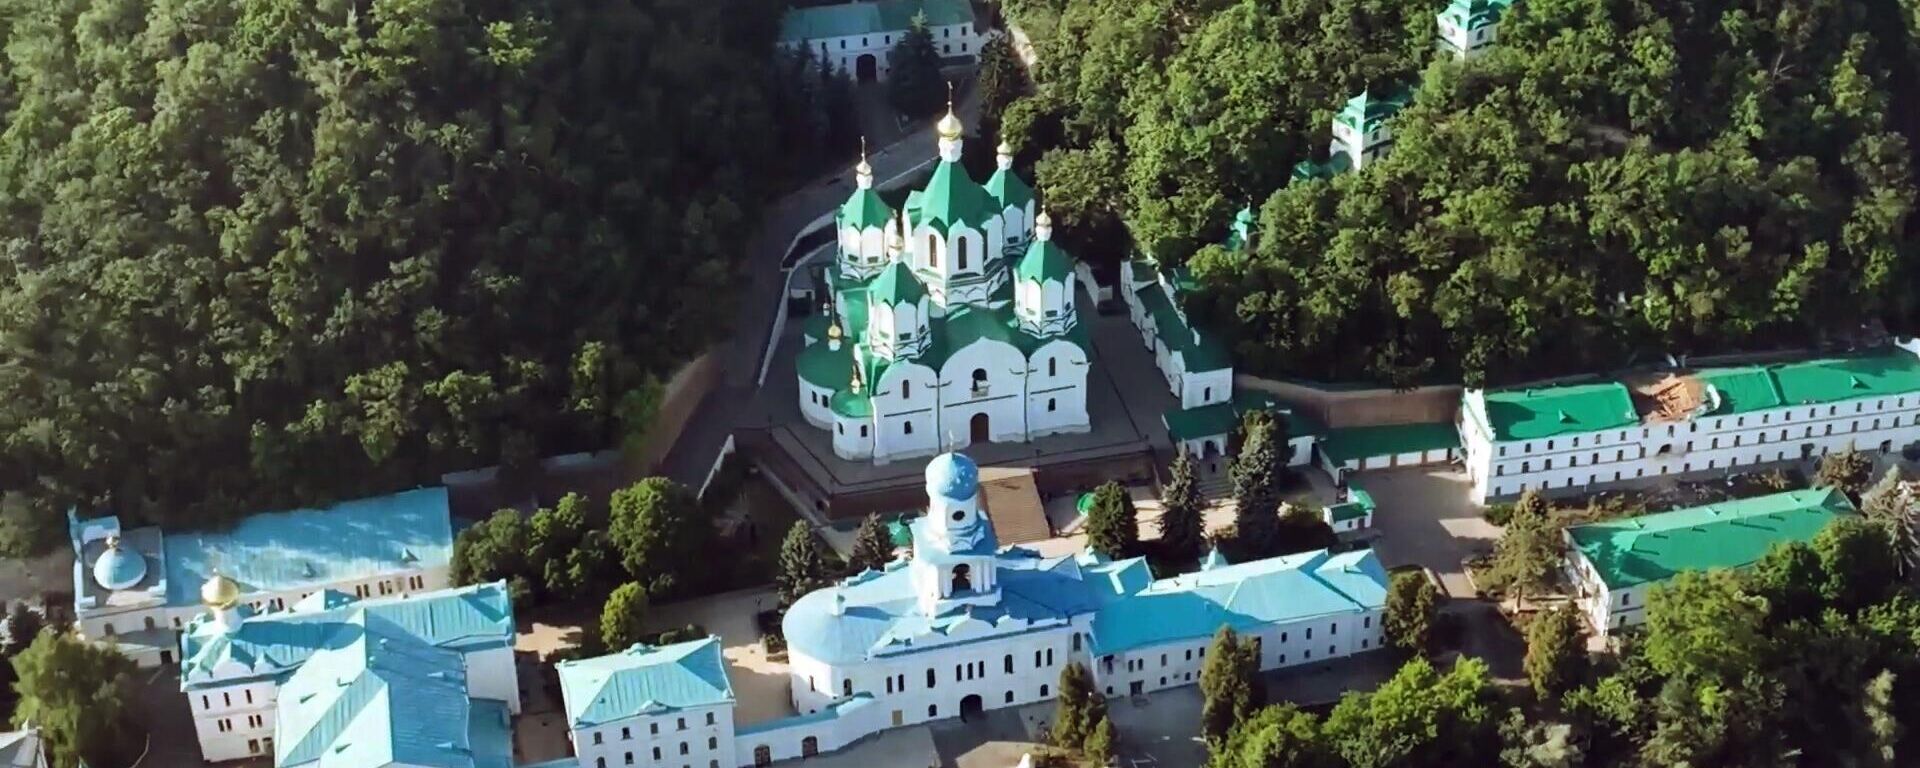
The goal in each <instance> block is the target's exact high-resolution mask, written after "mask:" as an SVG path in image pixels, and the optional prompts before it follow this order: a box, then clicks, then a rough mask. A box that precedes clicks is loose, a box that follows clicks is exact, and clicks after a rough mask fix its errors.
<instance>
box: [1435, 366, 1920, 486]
mask: <svg viewBox="0 0 1920 768" xmlns="http://www.w3.org/2000/svg"><path fill="white" fill-rule="evenodd" d="M1917 355H1920V342H1914V341H1908V342H1903V343H1901V344H1899V345H1896V346H1895V347H1893V348H1890V349H1887V350H1885V351H1881V352H1875V353H1870V354H1861V355H1852V356H1847V357H1833V358H1821V359H1814V360H1804V361H1799V362H1792V363H1781V364H1774V365H1751V366H1741V367H1731V368H1707V369H1700V370H1672V371H1654V372H1648V373H1643V374H1637V375H1634V376H1630V377H1626V378H1623V379H1619V380H1602V381H1594V382H1586V383H1579V384H1567V385H1558V386H1549V387H1532V388H1522V389H1506V390H1493V391H1488V390H1478V389H1469V390H1467V391H1466V393H1465V395H1464V396H1463V398H1462V403H1461V407H1460V415H1459V423H1458V427H1459V430H1460V442H1461V446H1462V448H1463V449H1464V450H1465V452H1466V466H1467V472H1468V474H1469V476H1470V477H1471V478H1472V480H1473V498H1474V500H1475V501H1477V502H1482V503H1484V502H1485V501H1486V500H1487V499H1496V498H1505V497H1509V496H1514V495H1517V494H1519V493H1520V492H1522V491H1525V490H1527V489H1530V488H1531V489H1539V490H1543V491H1565V492H1572V491H1581V490H1587V489H1592V488H1598V487H1605V486H1608V485H1611V484H1613V483H1624V482H1630V481H1633V480H1636V479H1640V478H1647V477H1659V476H1663V475H1681V474H1687V473H1691V472H1702V471H1709V470H1737V469H1739V468H1741V467H1750V466H1753V465H1755V464H1764V463H1769V462H1783V461H1798V460H1803V459H1813V458H1816V457H1819V456H1824V455H1826V454H1827V453H1829V452H1832V451H1841V450H1849V449H1852V450H1862V451H1873V450H1877V451H1891V450H1896V449H1898V448H1901V447H1904V446H1906V445H1908V444H1911V443H1913V442H1915V441H1920V356H1917Z"/></svg>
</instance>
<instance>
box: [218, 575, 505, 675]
mask: <svg viewBox="0 0 1920 768" xmlns="http://www.w3.org/2000/svg"><path fill="white" fill-rule="evenodd" d="M338 598H339V596H338V593H334V595H333V596H328V595H326V594H324V593H322V594H315V595H310V596H308V598H307V599H306V600H303V601H301V602H299V603H296V604H295V605H294V606H293V607H292V608H290V609H288V610H284V611H270V612H265V613H259V614H253V615H248V616H246V618H245V619H244V620H243V621H242V622H241V623H240V626H239V627H237V628H234V629H232V630H223V629H222V628H220V627H219V626H217V625H216V624H215V623H214V622H213V621H212V617H211V616H207V615H204V614H203V615H201V616H200V617H198V618H195V619H194V620H193V621H192V622H189V623H188V624H187V627H186V630H185V631H184V632H183V633H182V634H181V636H180V649H181V653H180V657H181V659H183V662H182V664H181V667H180V675H181V680H180V687H181V689H182V690H193V689H195V688H196V687H198V686H201V685H206V684H209V683H217V684H219V685H226V684H228V682H229V681H230V680H232V679H235V678H233V677H231V676H230V675H229V676H227V677H223V678H222V679H220V680H218V681H216V680H215V679H214V677H213V675H214V674H215V672H216V670H219V669H220V668H222V667H224V666H225V665H227V664H234V665H238V666H239V667H240V668H242V669H244V670H246V671H247V672H246V674H245V677H247V678H249V679H250V678H255V677H272V676H275V675H280V674H285V673H287V672H290V671H292V670H293V669H295V668H297V667H299V666H300V665H301V664H303V663H305V662H306V661H307V659H308V658H310V657H311V656H313V654H314V653H315V652H317V651H319V650H320V649H322V648H325V647H327V645H328V642H329V640H330V638H333V637H334V636H335V634H336V633H337V631H338V630H339V628H340V627H342V626H345V625H348V624H361V623H364V622H365V621H367V620H369V618H370V619H372V620H375V621H381V622H386V623H387V624H390V625H392V626H396V627H399V628H401V629H404V630H406V631H407V632H410V633H412V634H413V635H414V636H415V637H417V638H418V639H419V640H420V641H421V642H424V643H426V644H428V645H433V646H438V647H442V648H450V649H453V650H457V651H463V652H465V651H470V650H479V649H482V648H492V647H500V646H503V645H510V644H512V642H513V631H514V629H513V604H512V602H511V601H510V600H508V598H507V587H506V583H505V582H494V583H491V584H475V585H472V586H467V587H459V588H456V589H444V590H440V591H438V592H430V593H426V594H415V595H409V596H397V597H385V598H378V599H370V600H357V601H349V602H345V603H341V602H339V599H338ZM363 614H364V616H363ZM220 674H222V675H228V672H224V671H223V672H220Z"/></svg>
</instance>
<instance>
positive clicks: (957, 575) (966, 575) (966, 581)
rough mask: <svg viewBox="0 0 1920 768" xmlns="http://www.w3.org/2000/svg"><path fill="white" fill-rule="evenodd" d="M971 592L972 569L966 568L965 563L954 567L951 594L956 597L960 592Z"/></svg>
mask: <svg viewBox="0 0 1920 768" xmlns="http://www.w3.org/2000/svg"><path fill="white" fill-rule="evenodd" d="M971 591H973V569H972V568H970V567H968V566H967V564H966V563H961V564H959V565H956V566H954V567H953V593H954V594H956V595H957V594H960V593H961V592H971Z"/></svg>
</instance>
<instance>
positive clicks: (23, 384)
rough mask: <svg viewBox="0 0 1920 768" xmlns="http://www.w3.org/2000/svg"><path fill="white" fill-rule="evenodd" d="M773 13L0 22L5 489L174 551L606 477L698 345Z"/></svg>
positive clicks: (729, 225) (664, 7) (398, 8)
mask: <svg viewBox="0 0 1920 768" xmlns="http://www.w3.org/2000/svg"><path fill="white" fill-rule="evenodd" d="M780 7H781V4H780V2H779V0H724V1H721V0H588V2H574V3H563V2H552V1H551V0H404V1H393V2H388V1H382V2H374V3H346V2H335V1H334V0H244V1H243V0H47V1H45V2H20V1H17V0H5V2H0V37H3V38H4V46H5V48H4V50H5V57H6V59H5V65H4V67H0V124H4V133H0V238H4V239H3V240H0V248H3V249H4V253H5V256H4V261H3V262H0V403H5V405H4V406H0V487H4V488H6V489H8V490H9V491H13V492H20V494H21V495H25V496H26V497H28V498H29V499H30V500H31V501H33V502H35V506H36V507H37V508H39V509H41V510H56V511H57V510H61V509H64V508H65V506H66V505H68V504H72V503H80V504H83V505H90V506H96V507H103V508H110V509H113V510H115V511H119V512H121V513H123V514H125V513H131V514H133V515H135V516H137V517H143V518H146V519H155V520H161V521H182V520H192V519H208V518H218V517H222V516H227V515H231V514H234V513H237V512H243V511H253V510H259V509H266V508H273V507H276V506H285V505H291V504H296V503H306V502H313V501H326V500H331V499H335V498H339V497H341V496H346V495H352V494H355V493H364V492H375V491H384V490H389V489H392V488H394V487H398V486H403V485H411V484H415V483H420V482H431V481H433V479H434V478H436V477H437V475H438V473H440V472H443V471H446V470H449V469H459V468H469V467H475V466H485V465H488V464H492V463H495V462H505V463H506V464H507V465H509V466H510V467H511V466H516V465H524V464H525V463H526V462H528V461H530V460H531V459H533V458H536V457H539V456H543V455H550V454H553V453H558V452H564V451H570V450H589V449H598V448H602V447H606V446H608V445H612V444H617V443H618V442H619V441H620V439H621V437H622V435H623V432H624V430H626V429H628V428H630V427H631V426H632V421H633V420H634V419H635V417H636V416H639V415H641V414H642V413H643V412H644V411H645V410H646V408H647V407H648V403H647V402H646V401H647V399H648V398H647V394H646V393H647V392H648V391H649V389H650V387H649V386H648V383H649V382H652V381H657V380H658V379H659V377H661V376H662V375H664V374H665V373H666V372H669V371H671V370H672V368H673V367H674V366H676V365H678V364H679V363H680V362H683V361H684V360H685V359H687V358H688V357H690V356H691V355H692V354H693V353H695V352H697V350H699V349H700V348H701V347H702V346H704V345H705V344H707V343H709V342H710V341H712V340H713V339H714V338H715V337H716V336H717V334H718V333H719V332H721V331H722V330H724V321H725V319H726V317H727V316H728V312H729V308H728V307H727V306H726V304H725V303H724V302H718V301H713V300H712V298H713V297H716V296H726V295H729V293H728V291H726V290H723V286H724V285H725V284H727V283H728V281H729V280H730V279H731V277H732V275H733V274H734V272H735V268H736V266H737V251H738V246H739V245H740V244H741V243H742V242H743V241H744V240H745V238H746V236H747V235H748V234H749V230H750V229H751V228H752V225H753V221H754V218H753V215H754V209H755V208H756V206H757V202H756V201H757V200H758V199H759V198H760V197H761V196H762V195H763V194H764V192H765V189H764V187H765V186H768V183H767V182H768V181H769V180H768V178H767V176H769V175H771V173H772V171H770V170H769V169H770V167H771V168H777V167H778V161H779V158H778V157H777V156H776V152H775V150H776V148H779V147H781V143H780V142H772V141H769V138H768V137H770V136H773V135H775V133H776V123H777V122H778V118H779V116H780V113H781V111H782V107H781V105H779V104H776V103H775V101H776V100H775V99H773V98H771V97H770V95H769V93H770V92H775V93H784V92H786V91H788V90H790V86H791V84H789V83H781V82H778V81H779V80H780V79H781V78H782V77H786V76H788V75H786V74H783V73H784V72H785V70H787V69H792V68H793V67H792V66H791V65H789V66H788V67H784V68H783V67H777V66H775V62H774V61H773V58H774V57H773V48H772V40H773V36H774V34H775V25H777V23H778V19H779V9H780ZM801 69H806V68H804V67H801ZM804 76H805V77H810V78H815V79H818V80H820V81H822V82H827V81H831V80H832V78H831V77H830V76H829V75H826V74H824V73H819V72H817V71H811V70H810V71H806V72H805V73H804ZM816 122H818V121H816ZM789 138H791V137H789ZM789 143H790V142H789ZM786 149H795V148H791V147H787V148H786ZM770 164H772V165H770Z"/></svg>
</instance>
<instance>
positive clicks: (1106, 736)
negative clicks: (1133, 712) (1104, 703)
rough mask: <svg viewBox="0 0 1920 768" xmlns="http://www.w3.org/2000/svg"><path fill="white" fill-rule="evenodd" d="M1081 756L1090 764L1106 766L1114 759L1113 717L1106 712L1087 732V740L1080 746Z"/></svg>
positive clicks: (1101, 714)
mask: <svg viewBox="0 0 1920 768" xmlns="http://www.w3.org/2000/svg"><path fill="white" fill-rule="evenodd" d="M1080 754H1081V756H1083V757H1085V758H1086V760H1087V764H1088V765H1095V766H1104V765H1106V764H1107V762H1108V761H1109V760H1112V759H1113V718H1111V717H1108V716H1107V714H1106V713H1105V712H1102V713H1100V719H1099V720H1098V721H1096V722H1095V723H1094V724H1093V730H1092V731H1091V732H1090V733H1088V734H1087V741H1086V743H1085V744H1084V745H1082V746H1081V748H1080Z"/></svg>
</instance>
